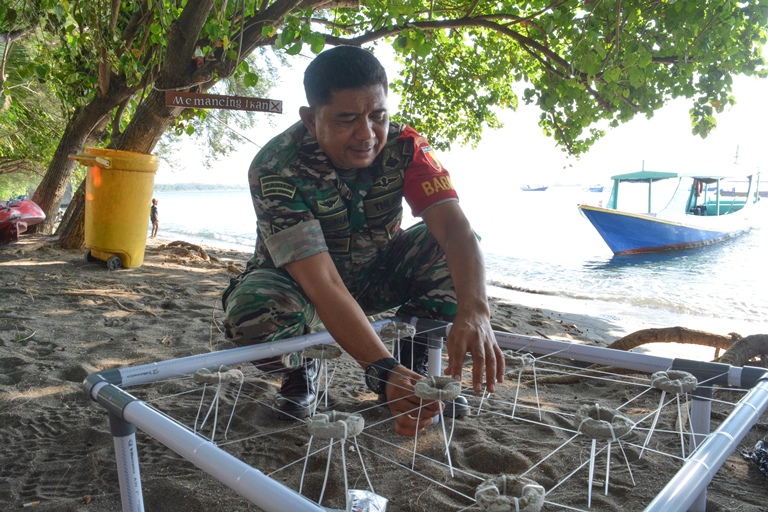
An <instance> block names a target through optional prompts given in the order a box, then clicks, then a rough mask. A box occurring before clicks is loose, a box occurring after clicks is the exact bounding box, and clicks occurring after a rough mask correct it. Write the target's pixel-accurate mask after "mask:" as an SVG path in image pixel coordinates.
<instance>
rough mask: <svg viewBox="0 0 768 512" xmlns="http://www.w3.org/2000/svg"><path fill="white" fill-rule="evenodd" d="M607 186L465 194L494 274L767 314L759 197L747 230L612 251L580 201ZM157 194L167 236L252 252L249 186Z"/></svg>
mask: <svg viewBox="0 0 768 512" xmlns="http://www.w3.org/2000/svg"><path fill="white" fill-rule="evenodd" d="M609 193H610V192H609V190H608V187H606V190H605V192H603V193H595V192H589V191H587V189H586V187H581V186H552V187H550V188H549V189H548V190H546V191H544V192H528V191H520V190H512V191H506V192H505V196H504V198H503V200H490V199H489V198H481V197H478V198H475V197H473V196H472V195H471V194H470V195H468V196H467V197H466V199H465V197H464V196H462V202H461V204H462V206H463V208H464V210H465V212H466V213H467V216H468V217H469V218H470V221H471V222H472V225H473V227H474V229H475V231H476V232H477V234H478V235H479V236H480V237H481V245H482V247H483V250H484V253H485V259H486V268H487V277H488V280H489V282H491V283H492V284H493V285H495V286H497V287H501V288H499V289H502V288H503V289H509V290H517V291H518V292H522V293H525V294H526V295H530V296H534V295H535V296H540V297H541V298H542V299H543V300H544V301H545V302H546V297H552V298H554V297H558V298H568V299H574V300H578V301H580V302H582V303H585V304H593V305H596V308H597V310H598V311H602V310H603V309H605V307H610V308H612V310H613V311H616V310H619V311H623V312H625V313H627V314H629V313H631V312H632V311H638V312H639V311H640V310H642V311H643V315H645V316H646V317H647V316H648V315H650V316H654V315H656V314H659V315H663V314H672V315H690V316H693V317H700V318H717V319H720V320H722V321H723V322H724V323H726V324H727V323H728V321H729V320H733V321H734V325H737V323H738V322H744V321H746V322H750V323H751V322H757V323H761V322H768V283H767V282H768V279H766V276H768V272H767V270H768V264H767V263H766V256H768V204H764V205H761V210H762V211H761V212H760V215H759V218H758V221H757V223H756V225H755V227H754V228H753V229H752V230H751V231H750V232H748V233H746V234H744V235H742V236H739V237H737V238H734V239H732V240H729V241H726V242H724V243H721V244H717V245H714V246H710V247H704V248H700V249H691V250H685V251H674V252H668V253H659V254H651V255H634V256H614V255H613V254H612V253H611V251H610V250H609V249H608V246H607V245H606V244H605V243H604V242H603V240H602V239H601V238H600V236H599V235H598V234H597V232H596V231H595V230H594V228H593V227H592V225H591V224H590V223H589V222H588V221H587V220H586V219H585V218H583V217H582V216H581V214H580V213H579V211H578V209H577V205H578V204H580V203H584V204H592V205H600V204H605V203H606V202H607V200H608V195H609ZM155 197H157V198H158V199H159V200H160V204H159V207H160V233H159V235H160V236H161V237H162V238H170V239H182V240H186V241H189V242H194V243H198V244H207V245H213V246H219V247H224V248H228V249H238V250H242V251H244V252H248V253H250V252H252V251H253V247H254V244H255V232H256V217H255V215H254V213H253V206H252V203H251V200H250V195H249V192H248V191H247V190H227V191H194V192H192V191H184V192H157V193H156V194H155ZM483 199H485V200H483ZM764 202H765V203H768V201H764ZM412 222H414V220H413V219H412V218H410V217H408V218H406V219H405V224H408V223H412ZM602 305H605V306H602ZM593 310H594V308H593ZM751 333H752V332H742V334H751Z"/></svg>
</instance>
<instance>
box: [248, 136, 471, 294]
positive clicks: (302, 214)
mask: <svg viewBox="0 0 768 512" xmlns="http://www.w3.org/2000/svg"><path fill="white" fill-rule="evenodd" d="M248 181H249V184H250V189H251V196H252V199H253V205H254V208H255V210H256V217H257V241H256V249H255V252H254V256H253V258H252V259H251V261H250V262H249V268H254V267H258V268H279V267H282V266H283V265H285V264H287V263H291V262H293V261H297V260H300V259H303V258H307V257H309V256H313V255H315V254H318V253H321V252H325V251H328V252H329V254H330V256H331V257H332V259H333V261H334V263H335V265H336V268H337V269H338V270H339V273H340V275H341V276H342V278H343V279H344V281H345V283H346V282H347V280H348V276H351V275H354V273H355V272H358V271H361V270H364V269H370V268H371V267H372V265H375V264H376V260H377V257H378V255H379V253H380V252H381V250H382V249H383V248H384V247H386V245H387V244H388V243H389V242H390V241H391V240H392V239H393V238H394V237H395V236H397V234H398V231H399V229H400V223H401V220H402V215H403V205H402V202H403V198H405V200H406V201H407V203H408V204H409V206H410V207H411V210H412V213H413V215H414V216H420V215H421V214H422V213H423V212H424V211H425V210H426V209H427V208H429V207H430V206H433V205H435V204H438V203H441V202H444V201H453V200H457V199H458V196H457V194H456V191H455V190H454V188H453V185H452V184H451V180H450V176H449V174H448V172H447V171H446V170H445V169H444V168H443V167H442V166H441V165H440V163H439V162H438V161H437V159H436V158H435V156H434V152H433V151H432V148H431V147H430V146H429V143H428V142H427V140H426V139H425V138H424V137H422V136H421V135H419V134H418V133H417V132H416V131H415V130H413V128H411V127H409V126H404V125H399V124H397V123H390V127H389V133H388V136H387V143H386V145H385V146H384V148H383V149H382V151H381V153H379V155H378V156H377V157H376V159H375V160H374V162H373V163H372V164H371V165H370V166H369V167H367V168H363V169H351V170H339V169H336V168H335V167H334V166H333V164H332V163H331V162H330V160H329V159H328V157H327V156H326V154H325V153H324V152H323V151H322V150H321V149H320V147H319V145H318V143H317V140H316V139H315V138H314V137H312V136H311V135H310V134H309V132H308V131H307V129H306V128H305V127H304V125H303V124H302V123H301V122H299V123H297V124H295V125H293V126H292V127H291V128H289V129H288V130H286V131H285V132H283V133H281V134H280V135H278V136H277V137H275V138H274V139H272V140H271V141H269V142H268V143H267V144H266V145H265V146H264V148H263V149H262V150H261V151H259V153H258V154H257V155H256V157H255V158H254V160H253V162H252V163H251V167H250V169H249V172H248ZM350 279H352V278H350ZM347 284H348V286H349V283H347Z"/></svg>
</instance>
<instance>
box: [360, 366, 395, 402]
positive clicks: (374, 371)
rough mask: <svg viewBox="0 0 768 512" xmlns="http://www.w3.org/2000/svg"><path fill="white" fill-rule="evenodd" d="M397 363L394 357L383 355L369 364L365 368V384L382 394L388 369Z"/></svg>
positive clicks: (385, 385)
mask: <svg viewBox="0 0 768 512" xmlns="http://www.w3.org/2000/svg"><path fill="white" fill-rule="evenodd" d="M399 364H400V363H399V362H397V359H395V358H394V357H385V358H384V359H379V360H378V361H376V362H375V363H373V364H371V365H369V366H368V368H366V369H365V385H366V386H368V389H370V390H371V391H373V392H374V393H378V394H380V395H383V394H384V389H385V388H386V387H387V377H389V375H388V374H389V371H390V370H391V369H392V368H394V367H395V366H397V365H399Z"/></svg>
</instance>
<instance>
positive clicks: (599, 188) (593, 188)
mask: <svg viewBox="0 0 768 512" xmlns="http://www.w3.org/2000/svg"><path fill="white" fill-rule="evenodd" d="M604 189H605V187H604V186H603V185H592V186H591V187H589V188H588V189H587V191H588V192H602V191H603V190H604Z"/></svg>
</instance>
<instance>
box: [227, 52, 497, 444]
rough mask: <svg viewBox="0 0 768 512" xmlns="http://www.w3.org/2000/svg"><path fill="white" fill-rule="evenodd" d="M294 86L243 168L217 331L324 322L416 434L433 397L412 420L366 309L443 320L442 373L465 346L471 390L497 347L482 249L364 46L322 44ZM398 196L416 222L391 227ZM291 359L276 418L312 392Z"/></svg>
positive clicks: (454, 370) (247, 333)
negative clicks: (299, 89) (373, 374)
mask: <svg viewBox="0 0 768 512" xmlns="http://www.w3.org/2000/svg"><path fill="white" fill-rule="evenodd" d="M304 88H305V91H306V94H307V100H308V103H309V106H308V107H302V108H301V109H300V112H299V113H300V116H301V122H299V123H297V124H295V125H294V126H292V127H291V128H289V129H288V130H286V131H285V132H283V133H282V134H280V135H278V136H277V137H275V138H274V139H273V140H271V141H270V142H269V143H268V144H267V145H266V146H265V147H264V148H263V149H262V150H261V151H260V152H259V153H258V154H257V155H256V157H255V158H254V160H253V162H252V164H251V167H250V170H249V174H248V178H249V183H250V187H251V195H252V198H253V204H254V208H255V210H256V216H257V230H258V238H257V242H256V250H255V253H254V256H253V258H251V260H250V261H249V264H248V268H247V269H246V272H244V273H243V274H242V275H241V276H239V277H238V278H237V279H235V280H233V283H232V285H231V286H230V287H229V288H228V289H227V291H226V292H225V294H224V297H223V298H222V302H223V303H224V308H225V313H226V318H225V322H224V323H225V327H226V330H227V337H228V338H230V339H232V340H233V341H235V342H236V343H238V344H253V343H263V342H267V341H275V340H280V339H284V338H287V337H292V336H297V335H301V334H305V333H306V332H308V331H309V330H310V329H311V328H312V327H313V326H315V325H317V324H319V323H320V322H322V323H323V325H324V327H325V328H326V329H328V331H329V332H330V334H331V335H332V336H333V337H334V339H335V340H336V341H337V342H338V343H339V344H340V345H341V346H342V347H343V348H344V349H345V350H346V351H347V352H348V353H349V354H350V355H351V356H352V357H354V358H355V359H356V360H357V361H358V362H359V363H360V365H361V366H362V367H363V368H366V369H367V370H376V371H379V370H381V372H383V373H379V375H381V376H383V377H382V386H381V391H382V392H383V393H385V394H386V398H387V401H388V405H389V408H390V410H391V412H392V413H393V416H394V417H395V430H396V431H397V432H398V433H401V434H404V435H414V434H415V433H416V432H417V431H419V430H422V429H423V428H425V427H426V426H427V425H428V424H430V423H431V422H432V419H433V417H434V416H435V415H436V414H438V413H439V407H440V404H439V403H436V402H433V403H429V404H427V405H424V406H423V407H422V411H421V414H420V420H419V421H418V423H417V416H418V415H415V414H414V413H413V412H412V411H413V410H415V409H417V408H418V407H419V404H420V401H419V399H418V398H416V397H415V396H414V395H413V385H414V383H415V381H416V380H418V379H419V378H421V375H419V374H418V373H416V372H414V371H412V370H410V369H408V368H406V367H404V366H402V365H398V364H397V361H394V360H392V359H391V354H390V353H389V351H388V350H387V348H386V347H385V346H384V344H383V343H382V342H381V341H380V340H379V338H378V336H377V335H376V333H375V332H374V330H373V328H372V327H371V326H370V324H369V322H368V319H367V317H366V315H369V314H374V313H380V312H383V311H387V310H389V309H391V308H394V307H398V308H399V309H398V314H400V315H403V316H417V317H421V318H438V319H445V320H450V321H452V322H453V326H452V328H451V331H450V335H449V336H448V339H447V347H448V354H449V364H448V368H447V369H446V374H448V375H450V376H452V377H454V378H457V379H460V378H461V371H462V366H463V362H464V357H465V355H466V354H467V353H468V352H469V353H471V354H472V361H473V373H472V381H473V387H474V389H475V391H478V392H479V391H480V390H481V389H482V386H483V383H484V380H485V384H486V386H487V389H488V390H489V391H493V390H494V388H495V384H496V382H497V381H501V379H502V377H503V370H504V360H503V357H502V355H501V351H500V349H499V347H498V345H497V344H496V341H495V338H494V336H493V333H492V330H491V326H490V319H489V307H488V303H487V299H486V293H485V275H484V263H483V258H482V253H481V251H480V249H479V246H478V242H477V239H476V237H475V236H474V233H473V232H472V229H471V228H470V225H469V222H468V221H467V219H466V217H465V216H464V214H463V212H462V210H461V208H460V207H459V205H458V195H457V193H456V191H455V190H454V188H453V185H452V184H451V181H450V177H449V175H448V172H447V171H446V170H445V169H443V167H442V166H441V165H440V163H439V162H438V161H437V159H436V158H435V156H434V153H433V151H432V149H431V148H430V146H429V144H428V142H427V141H426V139H424V138H423V137H422V136H420V135H419V134H418V133H417V132H416V131H414V130H413V129H412V128H410V127H408V126H403V125H399V124H396V123H393V122H390V121H389V118H388V115H387V109H386V100H387V78H386V73H385V71H384V69H383V68H382V66H381V64H380V63H379V62H378V61H377V60H376V58H375V57H373V55H372V54H370V53H369V52H367V51H365V50H362V49H359V48H354V47H348V46H344V47H337V48H334V49H331V50H327V51H325V52H323V53H321V54H320V55H319V56H318V57H317V58H316V59H315V60H314V61H313V62H312V63H311V64H310V65H309V67H308V68H307V70H306V72H305V75H304ZM403 199H405V200H406V202H408V204H409V206H410V207H411V209H412V213H413V215H414V216H417V217H422V218H423V220H424V222H423V223H420V224H417V225H415V226H413V227H411V228H409V229H406V230H401V229H400V222H401V220H402V213H403V205H402V202H403ZM296 362H298V363H300V364H301V366H300V367H299V368H298V369H296V370H293V371H290V372H288V373H287V374H286V377H285V378H284V382H283V386H282V388H281V390H280V392H279V393H278V394H277V397H276V399H275V404H274V406H275V409H276V410H277V411H278V413H279V416H281V417H298V418H303V417H306V416H307V415H308V414H309V410H310V408H311V406H312V405H313V403H314V402H315V400H316V399H317V396H316V391H315V389H314V376H315V374H316V371H317V365H316V363H315V362H311V361H308V362H304V363H301V361H300V360H299V361H296ZM369 367H373V368H369ZM484 377H485V379H484ZM369 386H370V384H369ZM372 389H373V388H372ZM409 411H410V412H409Z"/></svg>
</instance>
